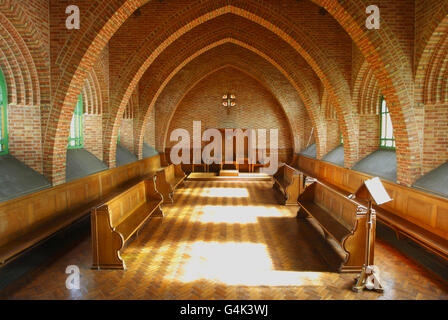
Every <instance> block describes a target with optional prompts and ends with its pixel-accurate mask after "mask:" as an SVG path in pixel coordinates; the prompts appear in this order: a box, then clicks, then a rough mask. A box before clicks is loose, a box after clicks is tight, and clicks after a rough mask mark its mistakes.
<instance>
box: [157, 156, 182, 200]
mask: <svg viewBox="0 0 448 320" xmlns="http://www.w3.org/2000/svg"><path fill="white" fill-rule="evenodd" d="M156 176H157V177H156V186H157V190H158V191H159V192H160V194H161V195H162V197H163V203H173V202H174V191H175V190H176V188H178V187H179V186H180V185H182V184H183V182H184V180H185V178H186V175H185V173H184V171H183V170H182V167H181V165H180V164H177V165H174V164H170V165H169V166H167V167H165V168H162V169H160V170H159V171H158V172H157V173H156Z"/></svg>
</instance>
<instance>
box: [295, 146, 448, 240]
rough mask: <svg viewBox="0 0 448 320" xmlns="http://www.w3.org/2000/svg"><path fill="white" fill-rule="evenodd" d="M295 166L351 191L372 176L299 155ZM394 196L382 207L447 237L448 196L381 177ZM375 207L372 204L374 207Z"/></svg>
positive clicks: (391, 195) (440, 235)
mask: <svg viewBox="0 0 448 320" xmlns="http://www.w3.org/2000/svg"><path fill="white" fill-rule="evenodd" d="M298 166H299V168H300V169H303V170H304V171H305V172H307V173H308V174H310V175H312V176H314V177H315V178H318V179H319V180H322V181H326V182H328V183H330V184H333V185H335V186H336V187H338V188H341V189H343V190H345V191H347V192H348V193H353V192H355V191H356V189H357V188H358V187H359V186H360V185H361V184H362V182H363V181H365V180H368V179H371V178H372V176H371V175H368V174H365V173H361V172H357V171H354V170H350V169H347V168H342V167H339V166H337V165H334V164H331V163H328V162H324V161H319V160H316V159H311V158H308V157H305V156H302V155H300V156H299V160H298ZM382 182H383V184H384V187H385V188H386V190H387V193H389V195H390V197H391V198H392V199H393V200H392V201H391V202H388V203H386V204H384V205H382V206H381V209H384V210H387V211H389V212H391V213H392V214H395V215H397V216H399V217H400V218H403V219H405V220H407V221H409V222H410V223H413V224H415V225H417V226H419V227H421V228H424V229H426V230H428V231H429V232H431V233H433V234H435V235H437V236H439V237H442V238H444V239H446V240H448V199H447V198H444V197H440V196H437V195H434V194H431V193H428V192H424V191H421V190H417V189H415V188H409V187H406V186H402V185H399V184H397V183H394V182H390V181H387V180H383V179H382ZM374 208H375V206H374Z"/></svg>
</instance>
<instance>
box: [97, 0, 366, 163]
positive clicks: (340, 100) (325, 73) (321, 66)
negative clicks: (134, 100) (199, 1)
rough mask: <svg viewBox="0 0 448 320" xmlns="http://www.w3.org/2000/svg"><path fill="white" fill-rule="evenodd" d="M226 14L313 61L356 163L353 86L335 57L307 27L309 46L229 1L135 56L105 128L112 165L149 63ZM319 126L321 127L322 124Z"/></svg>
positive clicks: (349, 160)
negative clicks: (337, 66)
mask: <svg viewBox="0 0 448 320" xmlns="http://www.w3.org/2000/svg"><path fill="white" fill-rule="evenodd" d="M224 14H234V15H237V16H240V17H243V18H245V19H248V20H250V21H252V22H254V23H256V24H259V25H261V26H262V27H264V28H265V29H267V30H269V31H270V32H272V33H274V34H275V35H277V36H278V37H280V38H281V39H282V40H283V41H285V42H286V43H288V44H289V45H290V46H291V47H292V48H294V49H295V50H296V51H297V52H298V53H299V54H300V55H302V57H304V59H305V60H306V61H307V62H308V63H309V64H310V65H311V67H312V68H313V69H314V71H315V72H316V74H317V75H318V76H319V78H320V79H321V81H322V82H323V84H324V86H326V87H328V92H329V94H330V96H331V97H332V98H333V99H334V101H335V102H334V105H335V108H336V109H337V110H338V111H339V112H340V114H341V117H340V118H341V119H343V122H342V125H341V126H342V127H343V128H345V129H346V130H344V131H343V132H344V135H346V136H344V139H346V140H345V141H346V143H345V145H344V148H345V149H346V154H347V157H346V161H347V163H348V164H352V163H354V162H355V161H356V160H357V142H356V140H357V139H356V134H355V131H356V130H355V129H356V128H355V125H354V123H355V121H354V119H353V116H352V114H351V110H352V107H351V97H350V92H349V91H350V90H349V88H348V84H347V82H346V81H345V79H343V78H342V76H340V75H339V73H338V72H337V70H334V66H333V65H332V64H331V60H330V59H327V61H326V60H325V58H323V57H325V54H324V53H323V52H322V51H321V50H320V49H319V48H317V47H316V46H315V45H313V42H312V41H311V39H308V37H307V35H306V33H304V32H303V31H300V37H299V38H301V41H303V42H305V46H304V45H303V44H302V43H300V44H299V43H298V42H297V41H296V40H295V39H294V38H293V37H292V36H290V35H289V34H287V33H286V32H284V31H283V30H281V29H280V28H278V27H277V26H275V25H273V24H272V23H270V22H269V21H267V20H265V19H263V18H262V17H260V16H257V15H255V14H253V13H251V12H248V11H246V10H244V9H241V8H238V7H235V6H231V5H226V6H224V7H222V8H219V9H216V10H214V11H211V12H209V13H207V14H205V15H203V16H200V17H199V18H196V19H195V20H193V21H190V22H189V23H188V24H187V25H186V26H184V27H182V28H180V29H178V30H177V31H176V32H174V33H173V34H172V35H171V36H170V37H169V38H167V39H165V40H164V41H163V42H162V43H161V44H159V45H158V46H157V48H155V49H151V51H148V52H146V50H148V49H147V47H146V46H142V48H143V49H142V52H141V53H138V54H137V55H134V57H133V59H132V60H133V61H139V63H140V65H139V67H138V71H137V72H132V74H130V75H125V76H123V77H122V78H121V79H122V80H121V81H122V82H123V83H124V87H122V88H121V89H118V90H117V92H118V93H117V94H116V97H115V99H114V102H113V103H112V105H114V106H118V107H116V108H115V110H112V117H111V119H112V120H113V119H115V121H114V122H113V123H112V122H110V123H109V125H108V126H107V128H106V129H105V134H106V136H109V137H111V139H110V140H109V141H110V143H109V144H107V145H106V147H105V155H104V158H105V160H106V161H107V163H108V164H109V165H110V166H113V165H114V163H115V158H114V155H115V149H116V144H115V143H113V141H115V139H116V136H117V135H118V127H119V124H120V121H121V115H122V114H123V112H124V109H125V107H126V105H127V103H128V101H129V97H130V95H131V94H132V92H133V91H134V90H135V87H136V85H137V83H138V82H139V80H140V79H141V77H142V76H143V74H144V73H145V71H146V70H147V68H148V67H149V65H150V64H151V63H153V61H155V60H156V58H157V57H158V56H159V55H160V53H161V52H162V51H163V50H165V49H166V48H167V47H168V46H169V45H170V44H171V43H173V42H174V41H175V40H177V39H179V38H180V37H181V36H182V35H183V34H185V33H187V32H188V31H190V30H192V29H193V28H194V27H197V26H199V25H200V24H202V23H205V22H207V21H210V20H212V19H214V18H217V17H219V16H222V15H224ZM305 48H306V49H305ZM310 48H311V49H310ZM145 49H146V50H145ZM306 50H309V51H310V52H313V53H316V56H317V57H318V58H319V59H320V60H319V62H317V61H315V60H314V58H313V57H314V56H313V54H311V53H310V52H308V51H306ZM141 57H145V58H141ZM142 61H144V62H142ZM129 69H130V70H133V69H135V68H133V67H130V68H129ZM117 97H118V98H117ZM120 97H122V98H120ZM317 129H318V130H319V128H317ZM107 159H108V160H107Z"/></svg>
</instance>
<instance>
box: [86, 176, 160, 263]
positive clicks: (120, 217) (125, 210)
mask: <svg viewBox="0 0 448 320" xmlns="http://www.w3.org/2000/svg"><path fill="white" fill-rule="evenodd" d="M161 204H162V196H161V195H160V194H159V193H158V192H157V190H156V186H155V176H152V177H151V178H149V179H146V180H143V181H141V182H139V183H137V184H136V185H134V186H132V187H130V188H128V189H126V190H124V191H123V192H120V193H119V194H117V195H116V196H115V197H113V198H112V199H110V200H109V201H107V202H106V203H104V204H103V205H102V206H100V207H98V208H95V209H94V210H93V211H92V215H91V220H92V225H91V226H92V253H93V265H92V268H93V269H125V268H126V267H125V263H124V261H123V259H122V258H121V256H120V252H121V250H122V249H123V247H124V245H125V244H126V243H127V242H128V241H129V240H130V239H131V237H132V236H133V235H134V234H135V233H137V232H138V230H139V229H140V228H141V227H142V226H143V225H144V224H145V222H147V221H148V220H149V218H150V217H163V213H162V210H161V207H160V205H161Z"/></svg>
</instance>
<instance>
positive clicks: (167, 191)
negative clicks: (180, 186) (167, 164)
mask: <svg viewBox="0 0 448 320" xmlns="http://www.w3.org/2000/svg"><path fill="white" fill-rule="evenodd" d="M156 188H157V191H158V192H159V193H160V194H161V195H162V199H163V204H167V203H173V202H174V200H173V188H172V187H171V184H170V183H169V182H168V181H167V176H166V173H165V169H161V170H159V171H157V173H156Z"/></svg>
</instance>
